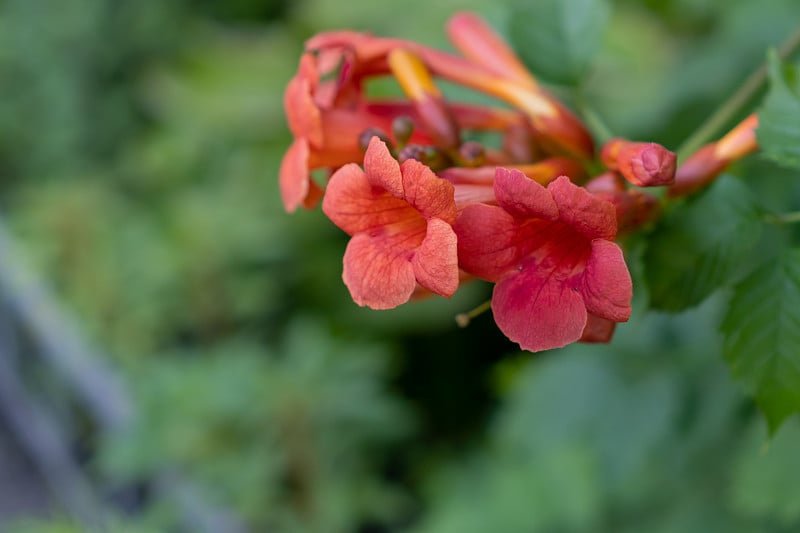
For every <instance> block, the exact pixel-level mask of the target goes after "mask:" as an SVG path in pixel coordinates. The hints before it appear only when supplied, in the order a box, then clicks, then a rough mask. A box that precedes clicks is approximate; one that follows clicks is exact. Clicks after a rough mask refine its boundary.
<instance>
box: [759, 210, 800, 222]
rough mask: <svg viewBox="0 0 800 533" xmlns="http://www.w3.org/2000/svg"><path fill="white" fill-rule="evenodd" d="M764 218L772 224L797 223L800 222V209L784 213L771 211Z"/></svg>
mask: <svg viewBox="0 0 800 533" xmlns="http://www.w3.org/2000/svg"><path fill="white" fill-rule="evenodd" d="M764 220H766V221H767V222H769V223H770V224H796V223H798V222H800V211H792V212H791V213H784V214H782V215H774V214H771V213H770V214H768V215H765V216H764Z"/></svg>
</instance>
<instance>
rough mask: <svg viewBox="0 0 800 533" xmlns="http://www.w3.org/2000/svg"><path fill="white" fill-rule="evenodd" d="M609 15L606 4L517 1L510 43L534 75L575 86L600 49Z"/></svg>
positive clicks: (586, 0) (592, 0) (589, 0)
mask: <svg viewBox="0 0 800 533" xmlns="http://www.w3.org/2000/svg"><path fill="white" fill-rule="evenodd" d="M609 15H610V8H609V5H608V2H607V1H606V0H540V1H538V2H523V1H517V2H515V3H514V4H513V5H512V7H511V17H510V22H509V39H510V41H511V44H512V46H513V47H514V48H515V50H516V51H517V53H518V54H519V55H520V57H521V58H522V61H523V62H524V63H525V64H526V65H527V66H528V68H530V69H531V71H532V72H533V73H534V74H536V75H537V76H541V77H542V78H543V79H545V80H547V81H551V82H555V83H563V84H567V85H575V84H577V83H578V82H579V81H580V79H581V78H582V77H583V75H584V73H585V72H586V69H587V67H588V66H589V64H590V62H591V60H592V59H593V58H594V55H595V53H596V52H597V50H598V49H599V46H600V41H601V39H602V37H603V32H604V30H605V28H606V25H607V23H608V19H609Z"/></svg>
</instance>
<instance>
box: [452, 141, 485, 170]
mask: <svg viewBox="0 0 800 533" xmlns="http://www.w3.org/2000/svg"><path fill="white" fill-rule="evenodd" d="M458 157H459V163H460V164H461V165H463V166H465V167H478V166H480V165H483V164H484V162H485V161H486V148H485V147H484V146H483V145H482V144H480V143H478V142H475V141H467V142H465V143H464V144H462V145H461V146H460V147H459V148H458Z"/></svg>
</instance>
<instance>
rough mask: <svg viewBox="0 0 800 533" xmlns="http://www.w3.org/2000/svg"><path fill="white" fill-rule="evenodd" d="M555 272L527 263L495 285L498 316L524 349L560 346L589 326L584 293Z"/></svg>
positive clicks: (494, 303)
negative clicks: (558, 277)
mask: <svg viewBox="0 0 800 533" xmlns="http://www.w3.org/2000/svg"><path fill="white" fill-rule="evenodd" d="M531 263H532V262H531ZM551 274H552V272H548V271H547V270H542V269H538V268H536V266H535V264H527V265H525V268H523V270H522V271H520V272H514V273H512V274H510V275H509V276H507V277H505V278H503V279H501V280H500V281H499V282H498V283H497V285H495V288H494V294H493V295H492V312H493V314H494V320H495V322H496V323H497V326H498V327H499V328H500V330H501V331H502V332H503V333H504V334H505V335H506V336H507V337H508V338H509V339H511V340H512V341H514V342H517V343H519V345H520V347H521V348H522V349H523V350H530V351H532V352H538V351H541V350H549V349H551V348H560V347H561V346H565V345H567V344H569V343H571V342H575V341H577V340H578V339H579V338H580V337H581V334H582V333H583V330H584V328H585V327H586V320H587V315H586V307H585V306H584V304H583V299H582V298H581V295H580V294H579V293H578V292H577V291H575V290H574V288H573V287H572V286H571V284H570V283H567V282H565V281H564V280H558V279H557V277H556V276H553V275H551Z"/></svg>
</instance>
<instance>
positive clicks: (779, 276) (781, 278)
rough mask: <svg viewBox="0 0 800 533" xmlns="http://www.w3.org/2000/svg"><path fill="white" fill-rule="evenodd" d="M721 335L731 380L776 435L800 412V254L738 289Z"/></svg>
mask: <svg viewBox="0 0 800 533" xmlns="http://www.w3.org/2000/svg"><path fill="white" fill-rule="evenodd" d="M722 332H723V333H724V335H725V343H724V355H725V359H726V360H727V361H728V363H729V364H730V366H731V371H732V372H733V375H734V376H735V377H736V378H737V379H738V380H740V381H741V382H742V383H744V385H745V386H746V387H747V388H748V389H749V390H750V392H751V393H753V394H754V395H755V397H756V401H757V402H758V404H759V406H760V407H761V409H762V410H763V411H764V414H765V415H766V417H767V422H768V423H769V427H770V431H771V432H772V433H774V432H775V431H776V430H777V429H778V427H779V426H780V424H781V422H783V420H784V419H785V418H786V417H787V416H789V415H791V414H792V413H796V412H798V411H800V250H791V251H789V252H787V253H784V254H782V255H780V256H779V257H777V258H776V259H775V260H771V261H768V262H767V263H766V264H765V265H764V266H763V267H762V268H760V269H759V270H757V271H756V272H754V273H753V274H751V275H750V276H748V277H747V278H746V279H745V280H743V281H742V282H741V283H740V284H738V285H737V286H736V288H735V292H734V295H733V299H732V300H731V303H730V306H729V307H728V313H727V315H726V316H725V320H724V321H723V323H722Z"/></svg>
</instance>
